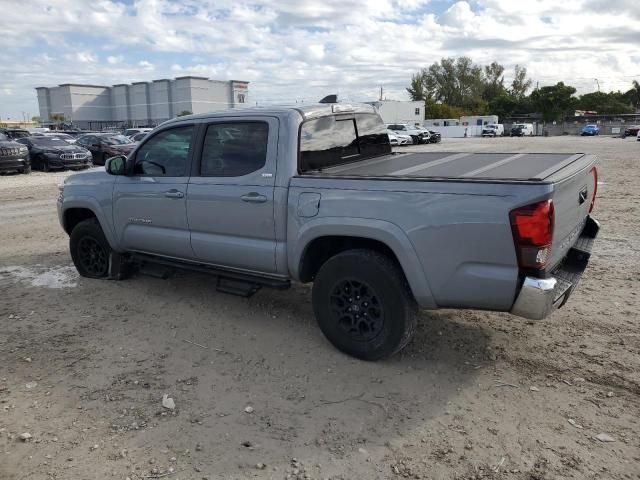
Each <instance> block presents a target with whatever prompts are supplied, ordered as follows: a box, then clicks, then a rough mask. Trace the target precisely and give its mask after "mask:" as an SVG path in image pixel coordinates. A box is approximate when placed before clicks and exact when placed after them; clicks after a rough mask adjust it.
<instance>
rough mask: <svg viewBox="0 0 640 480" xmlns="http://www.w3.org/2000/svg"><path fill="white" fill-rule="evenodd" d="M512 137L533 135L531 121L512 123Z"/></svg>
mask: <svg viewBox="0 0 640 480" xmlns="http://www.w3.org/2000/svg"><path fill="white" fill-rule="evenodd" d="M511 136H512V137H524V136H528V137H533V123H514V124H513V125H512V126H511Z"/></svg>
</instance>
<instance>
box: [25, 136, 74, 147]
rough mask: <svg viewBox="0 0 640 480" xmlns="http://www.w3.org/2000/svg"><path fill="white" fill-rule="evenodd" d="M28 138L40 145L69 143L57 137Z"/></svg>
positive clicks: (65, 144)
mask: <svg viewBox="0 0 640 480" xmlns="http://www.w3.org/2000/svg"><path fill="white" fill-rule="evenodd" d="M29 140H31V143H33V144H34V145H38V146H40V147H64V146H67V145H69V143H67V142H66V141H64V140H63V139H62V138H58V137H31V138H30V139H29Z"/></svg>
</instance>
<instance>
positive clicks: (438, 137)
mask: <svg viewBox="0 0 640 480" xmlns="http://www.w3.org/2000/svg"><path fill="white" fill-rule="evenodd" d="M441 141H442V134H441V133H440V132H436V131H434V130H429V143H440V142H441Z"/></svg>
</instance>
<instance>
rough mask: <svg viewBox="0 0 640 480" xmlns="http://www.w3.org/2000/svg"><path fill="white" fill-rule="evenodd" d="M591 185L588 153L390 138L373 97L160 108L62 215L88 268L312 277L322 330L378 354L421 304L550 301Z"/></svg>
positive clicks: (570, 274)
mask: <svg viewBox="0 0 640 480" xmlns="http://www.w3.org/2000/svg"><path fill="white" fill-rule="evenodd" d="M596 188H597V170H596V167H595V158H594V157H593V156H590V155H585V154H565V153H549V154H522V153H517V154H515V153H478V154H471V153H442V152H441V153H438V152H433V151H429V152H414V153H411V152H409V153H393V152H392V150H391V146H390V144H389V139H388V135H387V134H386V130H385V125H384V124H383V123H382V121H381V119H380V117H379V116H378V115H377V114H376V113H375V112H374V111H373V110H372V108H371V107H369V106H366V105H345V104H329V105H327V104H320V105H315V106H305V107H300V108H293V107H290V108H285V107H281V108H251V109H241V110H240V109H239V110H231V111H225V112H215V113H210V114H202V115H192V116H186V117H180V118H176V119H173V120H169V121H167V122H166V123H164V124H162V125H161V126H159V127H158V128H156V129H155V130H153V131H152V132H151V133H149V135H148V136H147V137H146V138H145V139H144V140H143V141H142V142H141V143H140V144H139V145H138V146H137V147H136V149H135V150H134V151H133V152H132V153H131V154H130V155H129V156H128V157H124V156H117V157H113V158H110V159H109V160H108V161H107V163H106V166H105V168H100V169H93V170H90V171H87V172H84V173H79V174H75V175H72V176H70V177H68V178H67V179H66V181H65V183H64V185H61V186H60V193H59V199H58V213H59V218H60V223H61V224H62V226H63V228H64V230H65V231H66V232H67V233H68V234H69V235H70V250H71V257H72V258H73V261H74V263H75V265H76V267H77V269H78V272H79V273H80V274H81V275H82V276H85V277H90V278H111V279H121V278H124V277H125V276H126V273H127V272H128V271H130V270H131V267H132V266H133V267H136V268H138V269H142V270H143V271H144V270H147V273H149V272H153V271H154V269H155V272H156V273H158V272H164V273H166V272H168V271H170V270H171V269H175V268H185V269H191V270H196V271H201V272H209V273H212V274H213V275H214V276H215V277H217V279H216V287H217V288H218V289H219V290H222V291H225V292H229V293H235V294H240V295H247V296H248V295H251V294H252V293H254V292H255V291H257V290H258V289H259V288H260V287H261V286H270V287H276V288H286V287H289V286H290V283H291V282H292V281H295V282H302V283H308V282H313V309H314V312H315V315H316V318H317V320H318V323H319V326H320V328H321V330H322V331H323V333H324V334H325V335H326V337H327V338H328V339H329V341H330V342H331V343H332V344H333V345H335V346H336V347H337V348H338V349H340V350H342V351H344V352H346V353H348V354H350V355H353V356H355V357H358V358H361V359H366V360H377V359H381V358H384V357H387V356H389V355H392V354H393V353H395V352H397V351H399V350H400V349H402V348H403V347H404V346H405V345H406V344H407V342H408V341H409V339H410V338H411V336H412V333H413V331H414V329H415V325H416V316H417V311H418V309H419V308H422V309H437V308H468V309H481V310H493V311H500V312H511V313H512V314H514V315H518V316H521V317H525V318H529V319H542V318H545V317H547V316H548V315H549V314H551V313H552V312H553V310H554V309H556V308H559V307H561V306H562V305H563V304H564V303H565V302H566V301H567V299H568V298H569V295H570V294H571V292H572V290H573V289H574V288H575V286H576V285H577V283H578V280H579V279H580V276H581V275H582V272H583V271H584V269H585V267H586V265H587V262H588V260H589V256H590V252H591V248H592V245H593V241H594V238H595V237H596V234H597V232H598V229H599V225H598V223H597V222H596V221H595V220H593V219H592V218H591V216H590V213H591V210H592V209H593V206H594V201H595V196H596ZM164 273H162V274H163V275H164Z"/></svg>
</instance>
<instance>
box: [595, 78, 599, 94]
mask: <svg viewBox="0 0 640 480" xmlns="http://www.w3.org/2000/svg"><path fill="white" fill-rule="evenodd" d="M594 80H595V81H596V83H597V84H598V92H600V82H599V81H598V79H597V78H594Z"/></svg>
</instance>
